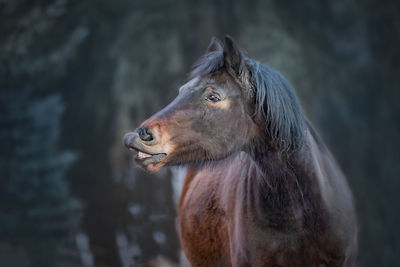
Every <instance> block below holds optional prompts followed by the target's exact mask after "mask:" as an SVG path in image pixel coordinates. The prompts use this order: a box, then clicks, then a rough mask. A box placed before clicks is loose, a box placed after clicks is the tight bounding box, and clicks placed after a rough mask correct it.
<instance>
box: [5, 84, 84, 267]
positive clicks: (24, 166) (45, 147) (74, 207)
mask: <svg viewBox="0 0 400 267" xmlns="http://www.w3.org/2000/svg"><path fill="white" fill-rule="evenodd" d="M0 110H1V114H2V116H1V118H0V129H1V131H0V147H1V148H2V149H1V153H0V170H1V172H0V177H1V178H2V179H1V181H0V184H1V185H0V197H1V201H0V218H1V220H0V224H1V225H0V240H1V241H0V258H1V259H2V264H3V265H4V266H10V267H12V266H16V267H17V266H35V267H36V266H37V267H42V266H76V265H77V264H78V263H79V254H78V251H77V249H76V246H75V234H76V233H77V231H78V229H79V228H78V227H79V221H80V219H79V218H80V204H79V202H78V201H77V200H76V199H74V198H72V197H71V195H70V194H69V191H68V185H67V183H66V181H65V177H64V173H65V170H66V168H67V167H68V166H69V164H70V163H71V162H72V160H73V159H74V155H73V154H72V153H68V152H57V150H56V144H57V141H58V137H59V127H60V125H59V124H60V116H61V114H62V111H63V105H62V104H61V102H60V97H59V96H55V95H54V96H49V97H46V98H43V99H41V100H36V101H32V100H31V99H30V98H29V97H28V95H27V93H26V92H4V91H2V92H1V93H0Z"/></svg>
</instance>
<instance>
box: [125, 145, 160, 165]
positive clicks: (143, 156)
mask: <svg viewBox="0 0 400 267" xmlns="http://www.w3.org/2000/svg"><path fill="white" fill-rule="evenodd" d="M129 150H131V151H134V152H136V155H135V156H134V158H135V161H136V163H138V164H139V165H141V166H142V167H144V168H146V169H153V168H147V167H148V166H149V165H151V164H153V166H154V165H156V164H158V163H161V162H162V161H163V160H164V158H165V157H166V156H167V154H166V153H150V152H148V151H143V150H139V149H137V148H133V147H130V148H129Z"/></svg>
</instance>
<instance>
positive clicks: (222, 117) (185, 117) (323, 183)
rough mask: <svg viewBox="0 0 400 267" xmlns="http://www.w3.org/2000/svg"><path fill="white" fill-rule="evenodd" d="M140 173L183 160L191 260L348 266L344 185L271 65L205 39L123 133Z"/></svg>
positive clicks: (352, 232)
mask: <svg viewBox="0 0 400 267" xmlns="http://www.w3.org/2000/svg"><path fill="white" fill-rule="evenodd" d="M124 143H125V146H126V147H127V148H128V149H130V150H132V151H134V152H135V155H134V158H135V161H136V163H137V164H138V165H139V166H141V167H142V168H144V169H145V170H147V171H149V172H157V171H158V170H160V169H161V168H162V167H163V166H166V165H167V166H168V165H170V166H174V165H175V166H176V165H178V166H179V165H180V166H185V167H186V168H187V174H186V178H185V181H184V185H183V188H182V192H181V196H180V200H179V204H178V232H179V237H180V241H181V245H182V248H183V251H184V253H185V255H186V256H187V258H188V260H189V262H190V264H191V265H192V266H207V267H210V266H235V267H238V266H307V267H309V266H353V265H354V264H355V261H356V260H355V259H356V254H357V223H356V215H355V209H354V204H353V197H352V193H351V190H350V188H349V186H348V184H347V181H346V178H345V176H344V175H343V173H342V171H341V170H340V167H339V166H338V164H337V162H336V161H335V159H334V157H333V156H332V154H331V152H330V151H329V149H328V148H327V146H326V145H325V144H324V142H323V140H322V139H321V137H320V135H319V134H318V133H317V131H316V130H315V129H314V128H313V126H312V125H311V123H310V122H309V120H308V119H307V118H306V116H305V114H304V112H303V111H302V108H301V106H300V104H299V101H298V98H297V96H296V94H295V92H294V90H293V88H292V87H291V85H290V84H289V83H288V82H287V81H286V79H285V78H284V77H283V76H282V75H281V74H280V73H279V72H277V71H275V70H273V69H272V68H270V67H268V66H267V65H265V64H261V63H260V62H258V61H256V60H253V59H251V58H249V57H247V56H246V55H245V53H244V52H243V51H242V50H241V49H240V48H239V47H238V45H237V44H236V43H235V41H234V40H233V39H232V37H230V36H225V37H224V42H223V43H222V42H221V41H219V40H218V39H217V38H215V37H213V38H212V39H211V43H210V44H209V46H208V48H207V51H206V53H205V54H204V55H203V56H202V57H200V59H199V60H198V61H197V62H196V63H195V64H194V66H193V69H192V71H191V73H190V75H189V79H188V82H187V83H185V84H184V85H183V86H182V87H180V89H179V94H178V96H177V97H176V98H175V99H174V100H173V101H172V102H171V103H170V104H169V105H167V106H166V107H165V108H164V109H162V110H161V111H159V112H157V113H156V114H154V115H153V116H151V117H150V118H149V119H147V120H146V121H144V122H143V123H142V124H141V126H140V127H139V128H137V129H136V130H134V131H133V132H130V133H127V134H126V135H125V137H124Z"/></svg>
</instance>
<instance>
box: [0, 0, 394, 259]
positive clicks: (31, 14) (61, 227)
mask: <svg viewBox="0 0 400 267" xmlns="http://www.w3.org/2000/svg"><path fill="white" fill-rule="evenodd" d="M399 14H400V2H399V1H391V0H379V1H378V0H365V1H357V0H338V1H322V0H303V1H288V0H248V1H238V0H218V1H211V0H207V1H197V0H185V1H184V0H177V1H172V0H158V1H128V0H113V1H109V0H97V1H77V0H40V1H38V0H35V1H31V0H30V1H28V0H19V1H16V0H0V198H1V200H0V266H5V267H31V266H32V267H36V266H37V267H45V266H51V267H53V266H65V267H68V266H96V267H111V266H113V267H119V266H121V267H122V266H123V267H127V266H137V265H139V264H142V263H145V262H149V261H150V262H152V263H149V264H148V265H146V266H150V265H151V266H158V265H157V264H162V263H163V264H167V263H168V264H170V265H168V266H173V265H174V264H178V263H179V262H181V264H182V265H184V259H182V258H183V257H182V255H181V252H180V249H179V242H178V238H177V234H176V229H175V217H176V209H175V204H176V201H177V197H178V195H179V186H180V184H181V183H182V177H183V173H184V170H181V169H165V170H163V171H162V172H161V173H158V174H156V175H150V174H146V173H144V172H143V171H141V170H139V169H137V168H135V167H134V166H133V164H132V161H131V156H130V154H129V152H128V151H126V150H125V148H124V147H123V145H122V137H123V135H124V133H126V132H128V131H130V130H132V129H133V128H135V127H136V126H137V125H138V124H139V123H140V122H141V121H142V120H143V119H145V118H146V117H147V116H149V115H151V114H152V113H153V112H155V111H157V110H159V109H160V108H161V107H163V106H164V105H166V104H167V103H168V102H169V101H171V100H172V99H173V98H174V96H175V95H176V94H177V88H178V87H179V85H180V84H182V83H183V82H184V80H185V78H186V74H187V73H188V72H189V71H190V67H191V64H192V63H193V62H194V61H195V60H196V58H198V57H199V56H200V55H201V54H202V53H203V52H204V51H205V49H206V47H207V45H208V42H209V41H210V38H211V37H212V36H214V35H215V36H218V37H223V36H224V35H225V34H230V35H232V36H233V37H234V38H235V39H236V41H237V42H238V43H239V44H240V45H241V47H242V48H244V49H245V50H246V51H247V53H248V55H249V56H250V57H252V58H255V59H257V60H259V61H261V62H264V63H268V64H269V65H270V66H272V67H274V68H276V69H278V70H279V71H280V72H281V73H282V74H283V75H284V76H285V77H286V78H287V79H288V80H289V81H290V82H291V83H292V84H293V86H294V87H295V88H296V91H297V94H298V96H299V98H300V100H301V103H302V105H303V107H304V109H305V111H306V114H307V115H308V117H309V118H310V119H311V121H312V122H313V123H314V124H315V125H316V127H317V128H318V129H319V130H320V131H321V132H322V135H323V137H324V139H325V141H326V142H327V143H328V145H329V147H330V148H331V150H332V151H333V153H334V154H335V155H336V157H337V159H338V161H339V162H340V164H341V166H342V168H343V169H344V172H345V173H346V175H347V177H348V180H349V182H350V185H351V187H352V190H353V192H354V195H355V199H356V204H357V211H358V215H359V224H360V233H359V237H360V256H359V266H371V267H372V266H373V267H376V266H400V259H399V257H400V256H399V255H400V254H399V253H400V244H399V243H400V231H399V230H398V227H399V225H400V213H399V210H400V209H399V208H400V205H399V202H400V193H399V190H400V179H399V178H400V177H399V176H400V156H399V155H400V153H399V148H400V147H399V144H400V141H399V137H400V135H399V133H400V119H399V115H400V104H399V100H400V88H399V84H400V81H399V79H400V52H399V48H400V15H399ZM156 258H157V259H156ZM154 259H156V260H154ZM159 266H161V265H159Z"/></svg>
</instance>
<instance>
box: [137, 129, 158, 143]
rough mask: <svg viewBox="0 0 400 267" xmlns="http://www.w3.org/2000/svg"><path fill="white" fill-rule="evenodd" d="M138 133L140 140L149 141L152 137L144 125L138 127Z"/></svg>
mask: <svg viewBox="0 0 400 267" xmlns="http://www.w3.org/2000/svg"><path fill="white" fill-rule="evenodd" d="M138 134H139V137H140V139H141V140H142V141H146V142H149V141H152V140H153V139H154V138H153V135H152V133H151V132H150V131H149V130H148V129H147V128H145V127H140V128H139V129H138Z"/></svg>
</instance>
